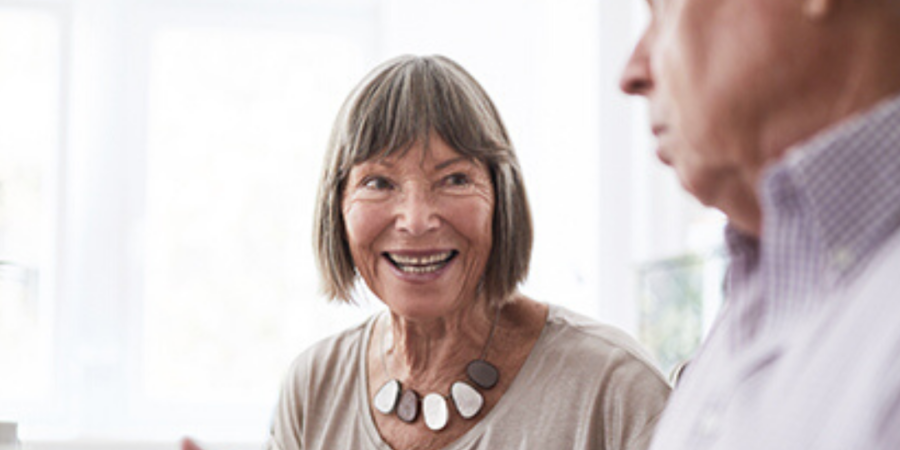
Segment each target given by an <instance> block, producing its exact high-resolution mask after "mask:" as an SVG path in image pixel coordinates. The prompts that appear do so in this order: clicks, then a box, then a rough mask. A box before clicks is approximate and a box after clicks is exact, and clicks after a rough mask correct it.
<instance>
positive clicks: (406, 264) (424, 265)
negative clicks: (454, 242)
mask: <svg viewBox="0 0 900 450" xmlns="http://www.w3.org/2000/svg"><path fill="white" fill-rule="evenodd" d="M454 254H455V252H454V251H453V250H449V251H446V252H441V253H436V254H434V255H428V256H405V255H396V254H393V253H388V254H387V256H388V258H389V259H390V260H391V261H393V262H394V265H396V266H397V267H398V268H399V269H400V270H402V271H404V272H406V273H416V274H420V273H430V272H434V271H436V270H438V269H440V268H441V267H444V266H445V265H447V263H448V262H450V260H451V259H452V258H453V256H454Z"/></svg>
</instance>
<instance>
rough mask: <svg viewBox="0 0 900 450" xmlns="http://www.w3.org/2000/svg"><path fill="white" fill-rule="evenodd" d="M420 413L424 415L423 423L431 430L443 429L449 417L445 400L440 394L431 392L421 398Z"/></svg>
mask: <svg viewBox="0 0 900 450" xmlns="http://www.w3.org/2000/svg"><path fill="white" fill-rule="evenodd" d="M422 414H423V415H424V416H425V425H427V426H428V428H430V429H431V430H432V431H440V430H443V429H444V427H446V426H447V421H448V420H449V419H450V409H449V408H447V401H446V400H444V396H443V395H440V394H435V393H431V394H428V395H426V396H425V399H424V400H422Z"/></svg>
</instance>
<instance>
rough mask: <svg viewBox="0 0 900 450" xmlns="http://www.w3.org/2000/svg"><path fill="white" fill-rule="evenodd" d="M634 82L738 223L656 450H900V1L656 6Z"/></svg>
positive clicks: (682, 157) (630, 68)
mask: <svg viewBox="0 0 900 450" xmlns="http://www.w3.org/2000/svg"><path fill="white" fill-rule="evenodd" d="M651 9H652V13H653V18H652V21H651V23H650V25H649V26H648V28H647V30H646V32H645V33H644V35H643V36H642V38H641V40H640V42H639V43H638V44H637V47H636V48H635V50H634V53H633V55H632V57H631V59H630V61H629V63H628V65H627V67H626V68H625V71H624V74H623V76H622V89H623V90H625V91H626V92H627V93H630V94H634V95H641V96H644V97H645V98H646V99H647V100H648V101H649V103H650V112H651V120H652V126H653V132H654V134H655V135H656V136H657V138H658V142H659V147H658V155H659V157H660V159H662V161H663V162H665V163H666V164H668V165H670V166H672V167H673V168H674V169H675V171H676V172H677V174H678V176H679V178H680V180H681V182H682V184H683V185H684V187H685V188H686V189H687V190H688V191H690V192H691V193H692V194H694V195H695V196H696V197H697V198H698V199H699V200H700V201H701V202H703V203H705V204H707V205H710V206H713V207H716V208H718V209H721V210H722V211H723V212H724V213H725V214H726V215H727V216H728V218H729V226H728V229H727V230H726V239H727V243H728V247H729V251H730V253H731V257H732V259H731V268H730V271H729V276H728V280H727V291H728V292H727V302H726V305H725V306H724V308H723V310H722V312H721V315H720V317H719V319H718V322H717V324H716V326H715V327H714V328H713V330H712V332H711V333H710V336H709V337H708V339H707V341H706V342H705V343H704V345H703V347H702V349H701V350H700V352H699V353H698V355H697V357H696V358H695V360H694V361H693V362H692V363H691V365H690V366H689V367H688V369H687V372H686V374H685V376H684V378H683V379H682V382H681V384H680V386H679V388H678V389H676V391H675V393H674V395H673V397H672V398H671V400H670V403H669V407H668V408H667V410H666V412H665V414H664V415H663V418H662V419H661V421H660V424H659V428H658V429H657V434H656V437H655V439H654V442H653V445H652V447H651V448H652V449H655V450H661V449H685V450H687V449H690V450H701V449H729V450H743V449H748V450H749V449H754V450H756V449H765V450H773V449H791V450H796V449H816V450H828V449H854V450H855V449H865V450H872V449H885V450H887V449H893V450H896V449H900V0H653V1H652V4H651Z"/></svg>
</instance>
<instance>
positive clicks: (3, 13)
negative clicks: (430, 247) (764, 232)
mask: <svg viewBox="0 0 900 450" xmlns="http://www.w3.org/2000/svg"><path fill="white" fill-rule="evenodd" d="M647 20H648V17H647V12H646V5H645V3H644V2H643V1H641V0H627V1H625V0H622V1H607V0H592V1H589V0H477V1H476V0H454V1H449V0H0V420H6V421H15V422H18V425H19V436H20V438H21V439H22V440H23V442H24V443H25V444H26V447H25V448H33V449H82V448H84V449H88V448H91V449H95V448H109V449H123V450H128V449H169V448H175V445H176V444H175V442H176V441H177V439H178V438H179V437H180V436H182V435H185V434H189V435H192V436H195V437H197V438H198V439H200V440H202V441H206V442H209V443H212V445H211V446H210V450H215V449H216V448H220V449H226V448H235V449H236V448H258V446H259V444H260V443H261V442H262V441H263V440H264V439H265V437H266V435H267V427H268V422H269V417H270V414H271V410H272V407H273V405H274V402H275V398H276V396H277V393H278V390H279V385H280V380H281V377H282V374H283V372H284V370H285V369H286V367H287V365H288V364H289V363H290V361H291V360H292V358H293V357H294V356H296V355H297V354H298V353H299V352H300V351H302V350H303V349H304V348H306V347H307V346H309V345H310V344H312V343H314V342H315V341H317V340H319V339H321V338H323V337H325V336H327V335H329V334H332V333H334V332H336V331H338V330H341V329H343V328H346V327H348V326H351V325H354V324H357V323H359V322H360V321H362V320H364V318H365V317H367V316H368V315H369V314H371V313H372V312H373V311H374V310H377V309H378V308H379V305H378V301H377V299H361V301H360V303H359V305H356V306H339V305H336V304H331V303H328V302H327V301H325V300H324V299H323V298H321V297H320V296H319V294H318V290H317V278H316V273H315V268H314V265H313V260H312V250H311V226H312V223H311V220H312V219H311V217H312V211H313V204H312V202H313V199H314V195H315V190H316V184H317V181H318V173H319V166H320V163H321V160H322V154H323V150H324V147H325V143H326V140H327V137H328V134H329V131H330V126H331V121H332V119H333V118H334V116H335V114H336V113H337V111H338V109H339V107H340V105H341V103H342V101H343V100H344V98H345V96H346V95H347V94H348V93H349V92H350V90H351V88H352V87H353V86H354V85H355V83H356V82H357V81H359V80H360V79H361V78H362V77H363V75H364V74H365V73H367V72H368V71H369V70H370V69H371V68H373V67H374V66H375V65H376V64H378V63H380V62H381V61H383V60H385V59H388V58H390V57H393V56H396V55H399V54H404V53H415V54H435V53H437V54H443V55H446V56H449V57H451V58H453V59H455V60H456V61H458V62H459V63H461V64H462V65H463V66H464V67H466V68H467V69H468V70H469V71H470V72H471V73H472V74H473V75H474V76H475V77H476V78H477V79H478V80H479V81H480V82H481V83H482V84H483V85H484V87H485V88H486V89H487V91H488V92H489V93H490V95H491V96H492V98H493V99H494V101H495V102H496V104H497V106H498V108H499V109H500V112H501V114H502V115H503V117H504V119H505V121H506V123H507V125H508V127H509V130H510V133H511V135H512V138H513V142H514V143H515V144H516V147H517V149H518V152H519V156H520V159H521V162H522V165H523V170H524V173H525V179H526V184H527V187H528V189H529V195H530V197H531V201H532V207H533V213H534V218H535V226H536V242H535V249H534V255H533V263H532V271H531V275H530V277H529V279H528V282H527V284H526V285H525V286H524V287H523V291H524V292H525V293H526V294H528V295H530V296H532V297H534V298H536V299H538V300H541V301H545V302H550V303H555V304H560V305H564V306H566V307H569V308H571V309H574V310H576V311H579V312H581V313H583V314H586V315H589V316H591V317H594V318H596V319H598V320H601V321H603V322H607V323H611V324H613V325H616V326H618V327H620V328H622V329H624V330H626V331H627V332H629V333H631V334H632V335H634V336H636V337H638V338H639V339H640V340H641V342H642V343H643V344H644V345H645V346H647V347H648V349H649V350H650V351H651V352H652V354H653V355H654V357H655V358H656V360H657V362H658V363H659V366H660V368H661V370H663V371H664V372H668V371H669V370H670V369H671V368H672V367H673V366H674V365H676V364H677V363H678V362H679V361H681V360H682V359H684V358H687V357H689V356H690V354H691V352H692V351H693V350H694V348H695V347H696V345H697V343H698V342H699V340H700V338H701V337H702V335H703V333H704V332H705V331H706V330H707V329H708V327H709V323H710V322H711V320H712V318H713V317H714V314H715V312H716V308H717V307H718V304H719V298H720V296H719V293H720V290H721V278H722V267H723V263H724V261H723V257H722V255H721V248H720V247H721V228H722V226H723V224H724V219H723V218H722V216H721V215H719V214H718V213H716V212H713V211H710V210H706V209H704V208H702V207H700V206H699V205H698V204H696V203H695V202H693V201H692V200H691V199H690V198H688V197H687V195H686V194H684V193H683V192H682V191H681V189H680V187H679V186H678V183H677V181H676V180H675V179H674V176H673V174H672V173H670V172H669V171H668V170H667V169H665V168H664V167H662V166H661V164H659V163H658V161H657V160H656V158H655V155H654V143H653V140H652V137H651V136H650V135H649V133H648V131H647V128H648V124H647V121H646V119H645V116H646V111H645V109H644V107H643V104H642V102H640V101H637V100H633V99H628V98H626V97H625V96H624V94H621V93H619V92H618V89H617V80H618V76H619V72H620V70H621V69H622V67H623V66H624V64H625V61H626V60H627V57H628V54H629V52H630V50H631V47H632V46H633V44H634V43H635V41H636V39H637V37H638V35H639V33H640V31H641V30H642V28H643V27H644V26H645V25H646V22H647Z"/></svg>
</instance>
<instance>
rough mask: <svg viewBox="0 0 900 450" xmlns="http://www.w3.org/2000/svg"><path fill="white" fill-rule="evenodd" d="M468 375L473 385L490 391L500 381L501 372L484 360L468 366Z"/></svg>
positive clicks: (477, 360) (478, 360)
mask: <svg viewBox="0 0 900 450" xmlns="http://www.w3.org/2000/svg"><path fill="white" fill-rule="evenodd" d="M466 374H467V375H469V379H470V380H472V382H473V383H475V384H476V385H478V387H480V388H482V389H490V388H492V387H494V386H496V385H497V381H498V380H500V372H498V371H497V368H496V367H494V365H493V364H491V363H489V362H487V361H485V360H483V359H476V360H475V361H472V362H470V363H469V365H468V366H466Z"/></svg>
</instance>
